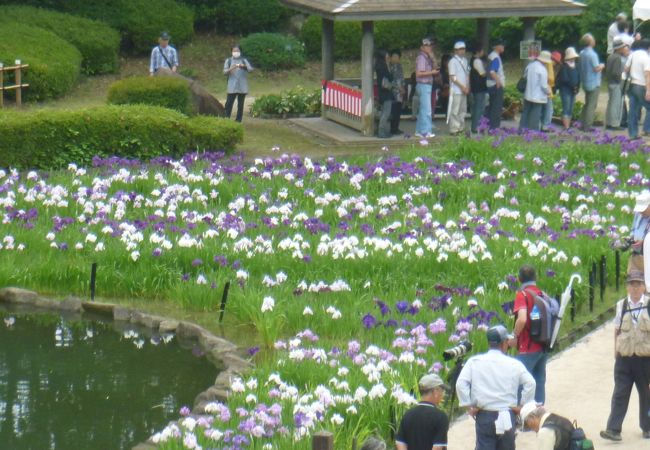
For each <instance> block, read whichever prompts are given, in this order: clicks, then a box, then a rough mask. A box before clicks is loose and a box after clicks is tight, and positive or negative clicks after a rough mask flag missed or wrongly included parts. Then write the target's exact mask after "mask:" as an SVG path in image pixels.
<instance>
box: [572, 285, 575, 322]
mask: <svg viewBox="0 0 650 450" xmlns="http://www.w3.org/2000/svg"><path fill="white" fill-rule="evenodd" d="M575 321H576V291H575V290H574V289H573V288H572V289H571V323H573V322H575Z"/></svg>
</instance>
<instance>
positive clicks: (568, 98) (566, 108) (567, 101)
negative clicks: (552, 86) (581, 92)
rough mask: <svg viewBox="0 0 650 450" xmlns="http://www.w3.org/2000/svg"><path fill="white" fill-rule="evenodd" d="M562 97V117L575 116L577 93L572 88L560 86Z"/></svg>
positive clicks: (569, 117)
mask: <svg viewBox="0 0 650 450" xmlns="http://www.w3.org/2000/svg"><path fill="white" fill-rule="evenodd" d="M560 98H561V99H562V117H564V118H568V119H571V118H573V107H574V105H575V103H576V94H575V92H574V91H573V90H572V89H563V88H560Z"/></svg>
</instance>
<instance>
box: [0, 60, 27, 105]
mask: <svg viewBox="0 0 650 450" xmlns="http://www.w3.org/2000/svg"><path fill="white" fill-rule="evenodd" d="M28 67H29V64H22V63H21V62H20V60H19V59H17V60H16V62H15V63H14V65H13V66H8V67H5V66H4V64H3V63H1V62H0V108H3V107H4V93H5V91H12V90H15V91H16V106H18V107H20V106H22V104H23V92H22V90H23V88H26V87H29V84H26V83H23V82H22V71H23V69H26V68H28ZM5 72H7V73H9V72H13V73H14V84H12V85H9V86H5V84H4V78H5V77H4V74H5Z"/></svg>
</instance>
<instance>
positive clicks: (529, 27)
mask: <svg viewBox="0 0 650 450" xmlns="http://www.w3.org/2000/svg"><path fill="white" fill-rule="evenodd" d="M523 22H524V41H534V40H535V18H534V17H524V18H523Z"/></svg>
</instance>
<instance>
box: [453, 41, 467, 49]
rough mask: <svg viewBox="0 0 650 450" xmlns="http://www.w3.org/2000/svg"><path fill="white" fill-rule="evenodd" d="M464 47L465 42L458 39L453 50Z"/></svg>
mask: <svg viewBox="0 0 650 450" xmlns="http://www.w3.org/2000/svg"><path fill="white" fill-rule="evenodd" d="M461 48H465V43H464V42H463V41H458V42H456V43H455V44H454V50H459V49H461Z"/></svg>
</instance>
